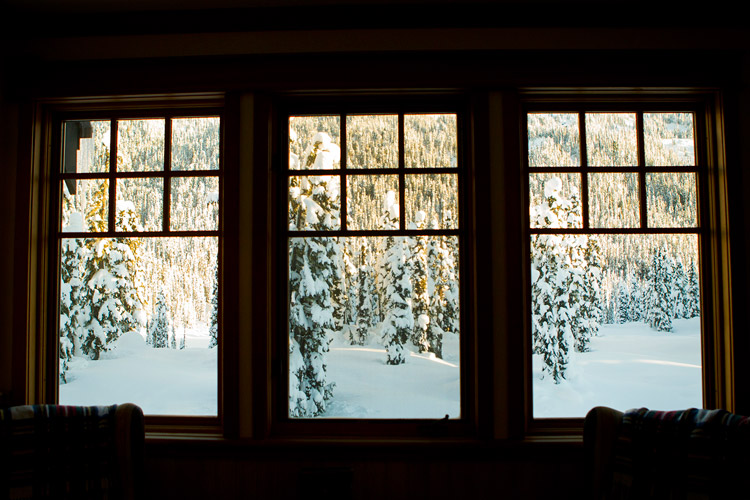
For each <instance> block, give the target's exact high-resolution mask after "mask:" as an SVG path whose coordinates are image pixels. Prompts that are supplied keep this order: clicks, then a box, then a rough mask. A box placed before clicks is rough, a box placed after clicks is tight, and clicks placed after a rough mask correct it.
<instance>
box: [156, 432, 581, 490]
mask: <svg viewBox="0 0 750 500" xmlns="http://www.w3.org/2000/svg"><path fill="white" fill-rule="evenodd" d="M149 457H150V458H149V460H148V461H147V469H148V471H149V475H150V476H151V478H152V481H151V483H150V485H149V488H148V489H149V492H150V494H151V495H152V498H155V499H156V498H181V499H186V500H188V499H196V500H197V499H203V498H212V499H229V498H264V499H271V498H273V499H312V498H325V499H326V500H344V499H357V500H360V499H361V500H370V499H372V500H379V499H383V498H392V499H397V498H408V499H449V498H462V499H463V498H465V499H485V498H486V499H490V498H493V499H497V498H507V499H524V500H526V499H537V498H538V499H542V498H547V499H548V498H555V499H560V500H564V499H581V498H586V496H585V488H584V484H585V483H584V481H583V476H584V474H585V472H584V470H583V459H582V452H581V449H580V448H570V447H567V448H563V449H561V448H560V447H559V446H558V447H554V446H553V447H550V446H549V445H539V444H537V445H536V446H531V447H528V446H527V447H522V446H504V447H503V446H500V447H494V448H493V447H484V448H481V447H480V448H471V449H467V448H465V447H461V446H458V447H451V446H446V447H440V446H427V447H416V448H406V449H405V448H404V447H392V448H391V449H390V450H387V449H385V448H378V447H374V448H371V449H368V448H358V447H356V446H340V447H338V448H333V449H332V448H330V447H319V446H291V447H290V446H286V447H284V446H273V445H271V446H255V447H254V446H252V445H250V446H247V447H244V448H242V447H234V448H223V449H213V450H212V449H206V448H205V447H203V448H200V449H199V450H198V449H195V448H193V449H190V450H187V449H180V452H179V453H175V449H174V448H173V447H171V446H169V447H161V446H159V445H153V446H151V450H150V453H149ZM154 479H156V480H154Z"/></svg>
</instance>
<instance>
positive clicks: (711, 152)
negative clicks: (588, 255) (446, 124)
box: [519, 90, 735, 436]
mask: <svg viewBox="0 0 750 500" xmlns="http://www.w3.org/2000/svg"><path fill="white" fill-rule="evenodd" d="M719 98H720V95H718V94H717V93H715V92H711V91H709V92H700V91H695V92H691V91H679V90H678V91H673V92H671V93H668V94H665V95H648V94H639V93H628V92H622V93H620V94H619V95H617V94H616V95H601V94H599V95H597V94H596V93H586V92H581V93H575V92H567V91H566V92H559V93H554V94H545V93H543V92H539V91H530V92H528V94H527V95H526V96H524V97H523V98H522V106H521V113H520V114H519V126H520V130H521V134H520V136H521V141H520V147H521V152H522V153H521V160H522V170H523V175H522V178H523V183H524V191H523V193H524V205H525V207H526V210H525V211H524V228H525V231H524V233H525V234H524V240H523V247H524V248H523V251H524V256H525V264H524V282H525V290H526V293H525V302H526V306H525V328H524V332H525V339H524V343H525V352H526V355H525V366H524V372H525V379H526V380H527V383H526V385H525V398H524V401H525V420H526V425H525V429H526V430H525V432H526V434H527V435H531V436H535V435H536V436H550V435H572V434H576V435H577V434H579V433H580V431H581V419H580V418H534V417H533V405H532V403H533V394H532V390H533V388H532V385H533V384H532V383H531V377H532V372H531V356H532V347H531V343H532V335H531V321H530V318H531V300H530V290H531V277H530V273H529V272H528V269H530V252H531V248H530V238H531V236H532V235H533V234H551V233H555V234H558V233H559V234H604V235H606V234H643V235H648V234H695V235H696V236H697V237H698V239H699V240H698V250H699V256H698V257H699V274H700V290H701V293H700V300H701V317H700V323H701V358H702V369H701V373H702V393H703V406H704V407H705V408H727V409H730V411H732V410H733V409H734V404H735V399H734V397H733V394H732V385H733V384H732V380H731V376H728V375H729V374H730V373H732V372H733V368H732V364H733V361H732V353H731V352H730V351H729V350H727V345H726V340H725V339H726V338H727V337H731V335H732V332H731V320H728V319H727V318H724V317H723V315H722V312H721V311H722V310H726V308H727V307H729V304H731V293H730V289H729V287H728V285H727V282H726V281H725V280H726V278H725V276H722V275H717V270H720V269H726V268H728V266H729V262H728V260H727V255H726V252H727V250H728V247H729V241H728V240H727V239H726V238H725V236H726V234H728V233H727V231H726V228H727V226H728V221H727V220H726V213H722V206H721V205H722V204H723V203H725V202H726V201H725V200H726V196H727V192H726V191H727V186H726V185H724V184H722V182H721V180H722V179H723V178H724V171H725V168H726V166H725V161H724V158H723V154H722V151H721V149H720V148H719V147H718V146H717V144H719V143H720V142H721V141H722V139H723V137H722V136H721V132H722V131H721V117H720V116H719V115H718V112H717V107H718V106H719V105H720V101H719ZM681 111H682V112H690V113H692V114H693V117H694V141H695V149H696V151H695V162H694V163H695V166H693V167H668V166H667V167H665V166H646V164H645V157H644V150H645V147H644V135H643V120H642V117H643V113H648V112H681ZM533 112H552V113H557V112H570V113H577V114H579V124H580V122H581V121H582V120H584V118H585V113H586V112H593V113H596V112H613V113H615V112H626V113H635V114H636V117H637V118H636V133H637V153H638V162H637V163H638V165H637V166H634V167H590V166H588V165H587V159H586V158H585V156H584V155H585V153H586V144H585V140H586V138H585V132H584V130H585V129H583V128H582V129H581V130H582V132H581V136H580V142H581V144H580V151H581V154H582V157H581V165H580V166H579V167H530V166H529V164H528V140H527V137H528V135H527V129H526V127H527V120H526V117H527V114H528V113H533ZM540 172H541V173H545V172H546V173H556V172H574V173H577V174H580V175H581V177H582V179H581V186H580V189H581V199H582V219H583V220H582V226H581V228H575V229H562V228H548V229H547V228H532V227H531V224H530V217H529V210H528V207H529V196H530V195H529V174H530V173H540ZM589 172H605V173H609V172H611V173H615V172H617V173H620V172H633V173H636V174H638V176H639V181H638V186H639V198H640V200H641V203H640V212H639V227H638V228H590V227H589V220H588V215H589V214H588V189H587V179H586V177H587V174H588V173H589ZM651 172H654V173H657V172H686V173H695V174H696V184H697V186H696V195H697V205H698V213H697V220H696V226H695V227H694V228H674V227H670V228H649V227H648V225H647V224H648V220H647V219H648V217H647V209H648V208H647V196H646V180H645V176H646V174H647V173H651Z"/></svg>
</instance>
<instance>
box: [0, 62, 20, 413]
mask: <svg viewBox="0 0 750 500" xmlns="http://www.w3.org/2000/svg"><path fill="white" fill-rule="evenodd" d="M0 62H4V60H3V58H2V57H0ZM6 77H7V75H6V74H5V73H0V175H1V176H2V177H1V178H2V181H0V182H1V185H2V186H3V187H2V195H0V234H4V235H6V236H7V235H13V234H14V232H15V211H16V206H15V203H16V199H15V193H16V165H17V161H16V158H17V149H18V128H17V126H16V125H17V123H18V107H17V106H16V104H15V103H13V102H11V101H10V99H9V97H8V95H7V88H6V84H7V78H6ZM13 259H14V239H13V237H12V236H11V237H9V238H4V242H3V244H1V245H0V332H3V333H2V334H0V393H2V394H4V395H8V394H9V392H10V390H11V367H12V365H13V363H12V362H11V361H12V356H11V353H12V336H11V335H10V332H12V331H13V315H14V311H13V301H12V300H11V298H12V297H13V279H12V276H13V269H14V267H13ZM2 400H3V398H0V402H2Z"/></svg>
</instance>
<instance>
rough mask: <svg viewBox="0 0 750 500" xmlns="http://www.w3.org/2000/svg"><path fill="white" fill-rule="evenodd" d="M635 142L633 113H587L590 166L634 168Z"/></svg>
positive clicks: (635, 161)
mask: <svg viewBox="0 0 750 500" xmlns="http://www.w3.org/2000/svg"><path fill="white" fill-rule="evenodd" d="M637 142H638V141H637V139H636V132H635V113H586V150H587V153H588V155H587V157H588V164H589V166H592V167H613V166H620V167H627V166H637V165H638V149H637Z"/></svg>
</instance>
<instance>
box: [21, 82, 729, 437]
mask: <svg viewBox="0 0 750 500" xmlns="http://www.w3.org/2000/svg"><path fill="white" fill-rule="evenodd" d="M350 95H351V93H343V94H341V93H339V94H338V95H335V96H334V97H330V96H326V95H325V93H314V94H304V95H292V96H290V95H279V94H262V93H255V94H253V93H230V94H227V95H225V94H224V93H203V94H184V95H177V96H175V95H159V96H139V97H133V98H129V97H119V98H85V99H79V98H65V99H46V100H38V101H35V102H33V103H31V104H29V105H28V106H26V107H24V108H23V110H22V114H21V117H22V123H21V131H22V141H23V143H24V144H28V145H29V146H30V147H29V148H28V151H27V152H26V153H24V154H23V155H22V156H21V158H20V162H22V163H23V164H26V165H28V168H27V169H24V170H22V171H19V177H18V184H19V193H21V195H20V196H19V201H18V203H19V205H18V206H19V207H22V209H23V210H28V212H24V213H21V215H22V220H20V224H19V225H18V226H19V227H18V229H17V232H16V238H15V245H16V248H15V255H17V256H19V257H20V258H22V259H23V260H19V264H18V266H17V270H16V274H15V278H14V279H15V281H16V282H17V283H23V284H24V285H23V286H24V287H25V288H23V290H19V293H18V294H16V296H15V297H14V309H15V310H16V311H18V314H17V315H16V316H15V319H14V326H15V328H14V330H15V332H14V334H13V339H14V342H13V358H14V360H15V361H14V364H13V368H12V370H13V377H12V379H13V388H12V390H13V392H12V398H11V399H10V401H12V402H13V403H14V404H23V403H28V404H33V403H45V402H52V401H54V397H53V394H54V392H53V390H51V389H50V387H51V386H56V384H57V380H56V376H55V375H53V374H54V373H56V368H55V367H56V364H57V350H56V345H57V336H58V335H59V333H58V331H57V329H56V325H57V323H56V321H57V319H56V316H57V310H56V307H57V306H56V303H57V290H58V287H59V280H58V279H57V273H58V271H57V270H56V269H55V268H56V266H57V254H56V252H57V250H56V249H55V244H54V243H53V242H55V241H56V239H55V238H54V230H53V228H52V226H53V225H54V224H55V223H56V221H57V220H58V218H57V217H56V215H52V214H51V213H50V207H54V206H55V205H54V204H52V202H51V198H52V196H53V191H54V190H55V189H56V184H55V182H53V180H52V176H53V172H54V169H56V168H58V166H59V163H58V164H55V161H54V158H55V155H58V156H59V152H58V153H56V152H55V148H56V147H58V146H57V145H56V144H55V142H54V139H53V137H54V136H55V132H54V127H53V124H54V123H55V120H57V121H58V123H59V122H60V121H61V119H60V117H63V116H64V117H76V116H84V115H85V116H86V117H93V116H97V113H100V115H99V116H107V117H112V116H113V113H122V115H123V116H124V115H126V114H128V112H129V111H132V112H133V113H131V115H132V114H136V115H137V114H138V113H139V112H145V114H148V115H151V116H157V115H159V114H162V113H165V114H166V113H172V112H174V111H179V112H180V113H181V114H183V115H195V114H200V113H202V111H201V110H206V109H220V110H222V112H221V113H220V116H221V117H222V138H221V139H222V163H223V168H224V170H223V176H224V182H223V183H222V187H221V190H222V192H221V203H222V205H223V206H224V207H232V208H233V209H234V208H235V207H238V210H236V211H235V210H233V209H232V210H224V212H223V218H222V220H223V222H222V223H221V226H220V231H221V232H222V233H221V234H222V236H221V238H222V241H223V250H222V255H221V257H220V262H221V265H222V266H223V268H224V269H237V272H236V273H230V274H226V273H220V274H221V279H220V285H221V292H220V293H221V294H222V296H223V299H222V301H221V303H222V307H223V311H222V315H221V319H220V329H221V330H220V337H221V341H220V346H219V347H220V366H221V369H220V373H219V377H220V378H221V382H220V385H221V387H220V392H219V397H220V398H221V401H222V403H221V407H220V409H219V417H218V418H217V419H214V420H213V421H212V422H207V421H206V420H205V419H201V418H198V419H194V418H190V417H185V418H176V419H173V418H169V417H153V418H149V419H148V426H147V430H148V433H149V434H148V435H149V436H150V438H151V439H153V438H160V437H168V438H170V439H172V438H181V439H188V440H194V439H222V438H227V439H235V438H240V437H242V438H249V437H252V438H254V439H259V440H261V441H264V440H266V441H268V440H279V439H282V440H283V439H285V438H290V439H296V438H304V439H313V440H320V439H325V438H326V437H327V436H329V437H332V438H333V439H338V438H342V437H343V438H346V439H347V440H351V438H358V439H359V441H358V442H362V443H364V442H373V443H375V442H377V443H383V442H389V439H392V440H394V442H400V443H407V442H411V440H414V439H417V440H419V439H420V436H421V438H424V439H427V440H434V439H435V438H439V439H448V440H449V441H450V440H452V439H453V438H458V439H459V440H462V441H465V440H466V439H469V440H474V439H479V440H489V441H493V440H495V441H498V440H508V439H510V440H524V441H536V440H542V441H544V442H550V441H552V442H562V443H564V442H573V443H575V442H580V436H581V419H553V420H551V421H540V420H534V419H533V418H532V413H531V406H530V405H531V397H530V394H531V392H530V391H531V387H530V385H531V381H530V374H531V369H530V359H531V354H530V338H531V335H530V325H529V319H528V314H517V313H518V311H529V310H530V305H529V304H528V297H527V296H526V294H520V293H517V291H516V288H517V286H518V284H519V283H523V284H524V285H523V287H525V288H526V289H528V286H529V285H528V283H529V276H528V265H527V264H528V258H529V257H528V255H529V252H530V250H529V241H530V238H529V235H530V233H529V230H528V214H527V212H528V179H526V180H524V175H527V174H526V171H525V170H524V160H523V151H524V149H525V147H526V146H525V144H526V140H525V136H524V135H523V130H524V127H525V124H524V123H522V122H523V120H525V110H529V109H536V110H539V111H542V110H544V111H555V110H562V109H571V106H573V105H576V106H581V107H585V108H586V109H593V108H596V107H602V108H607V107H608V108H610V109H614V108H617V109H618V110H619V109H621V108H622V107H627V106H635V107H637V106H648V107H652V105H657V104H659V103H662V104H663V103H671V104H670V106H675V107H677V108H682V109H685V108H687V107H692V108H694V109H695V110H696V115H695V116H696V117H697V118H698V119H697V120H696V122H697V123H702V124H703V125H702V130H701V131H696V137H697V144H698V148H700V149H702V150H703V152H701V153H699V156H698V157H697V162H698V161H702V160H700V159H699V158H701V157H703V158H704V159H705V165H706V168H705V170H704V172H703V173H702V182H701V192H700V194H699V199H700V203H701V215H700V217H701V225H702V227H704V228H705V230H706V231H708V236H707V237H705V238H704V239H703V240H702V241H701V259H702V264H701V271H702V272H701V287H702V293H701V298H702V300H703V301H704V305H703V312H702V316H703V318H702V320H701V321H702V332H703V333H702V338H703V344H704V360H705V361H704V366H705V367H704V373H706V375H705V376H704V395H705V396H704V397H705V399H706V405H707V406H709V407H723V408H726V409H728V410H730V411H733V410H735V408H736V406H737V405H738V404H744V399H742V398H739V397H738V395H737V394H736V391H737V382H738V381H736V380H735V377H737V376H738V373H739V372H738V369H737V367H736V366H735V363H734V358H733V356H734V329H733V320H734V316H733V313H732V289H731V286H730V278H731V275H732V268H731V259H730V241H729V234H730V233H729V227H728V220H729V211H728V205H729V201H728V191H729V187H728V186H727V161H726V150H725V145H724V140H725V130H724V128H725V125H724V119H725V117H724V111H723V108H724V103H723V101H722V93H721V92H720V91H716V90H706V91H704V90H700V89H697V90H696V89H655V90H650V91H649V90H642V91H628V90H622V89H616V90H608V89H605V90H602V89H586V88H581V89H574V90H571V89H548V88H519V89H515V88H514V89H508V90H502V91H486V92H468V91H467V92H454V91H451V92H442V93H439V92H422V93H418V92H407V91H398V92H392V93H388V92H379V93H377V94H374V95H371V94H367V93H365V94H362V95H359V96H356V97H354V98H352V97H350ZM662 104H659V105H660V106H662V107H663V105H662ZM161 110H165V111H161ZM183 110H184V113H182V111H183ZM331 110H335V111H336V112H343V113H346V112H363V113H379V112H380V113H385V112H394V111H395V112H410V111H414V112H420V111H421V112H426V111H431V110H434V111H437V110H441V111H445V112H452V111H457V112H458V113H459V114H462V115H463V119H462V120H461V123H462V124H463V125H461V124H460V127H462V131H460V132H459V133H460V134H461V136H460V137H459V147H462V146H461V144H464V145H465V146H466V147H465V149H464V150H463V151H462V152H460V154H461V157H462V160H463V165H464V167H463V168H464V169H465V173H464V177H463V179H464V182H463V186H462V188H461V189H462V190H464V191H463V193H462V198H463V200H464V202H463V205H462V206H460V207H459V210H460V212H461V213H463V220H462V223H461V227H462V230H463V231H464V232H465V234H466V236H465V238H464V241H463V242H462V247H461V248H462V250H461V252H462V259H461V294H462V295H461V299H460V300H461V308H462V309H461V311H462V315H461V316H462V318H461V332H462V336H465V337H467V339H466V340H465V341H466V344H463V345H462V353H461V356H462V384H464V385H466V386H468V390H464V391H462V401H461V404H462V410H463V409H464V408H466V411H465V415H462V419H461V421H460V422H447V424H448V425H444V423H443V422H442V421H437V422H431V421H401V420H399V421H357V422H341V421H339V420H336V421H334V422H331V421H317V422H316V421H308V420H306V421H304V422H292V421H289V420H288V419H286V418H285V417H286V415H285V414H284V411H280V410H279V408H280V406H281V407H283V408H284V410H285V408H286V406H285V404H286V388H285V387H284V385H283V383H280V382H279V380H280V377H283V376H284V371H283V368H282V364H281V358H280V357H279V351H278V345H277V344H278V341H279V339H281V338H284V337H285V335H288V334H287V329H286V328H282V329H281V331H282V333H279V330H278V328H277V326H278V324H279V322H281V324H282V325H284V320H285V318H284V319H281V320H280V319H279V310H280V307H279V300H280V299H279V290H278V289H277V287H276V285H275V281H276V278H277V276H279V274H278V273H279V272H283V274H281V275H282V276H284V277H285V276H286V272H287V270H286V268H285V267H284V266H282V265H280V263H279V262H278V260H279V259H278V258H277V256H276V254H277V252H276V249H277V248H278V245H279V244H285V242H282V243H279V240H280V239H283V238H280V232H279V231H278V230H277V229H276V228H278V227H279V226H278V218H279V217H282V219H281V220H286V214H285V213H284V214H281V213H279V212H280V203H279V202H278V200H277V198H278V196H279V193H280V192H283V189H282V188H281V187H280V186H279V184H280V181H279V179H283V176H280V175H279V173H280V172H279V166H280V165H284V161H285V159H286V157H287V156H288V149H287V147H288V146H287V143H285V142H284V140H283V137H281V136H285V133H281V132H280V130H283V129H284V128H285V122H284V120H283V119H281V118H280V117H283V116H289V115H290V114H315V113H321V114H325V113H326V112H330V111H331ZM214 115H215V114H214ZM280 119H281V121H282V122H283V123H282V124H281V125H279V123H278V122H279V120H280ZM58 134H59V131H58ZM281 184H282V185H283V182H281ZM280 190H281V191H280ZM493 193H501V194H502V195H503V199H502V200H500V201H499V202H498V206H499V209H498V210H499V212H498V213H495V214H492V215H491V216H490V215H487V214H485V213H484V212H485V211H486V210H488V209H490V208H491V207H490V204H489V203H488V201H487V200H488V199H489V197H490V196H492V195H493ZM283 196H284V199H285V197H286V193H285V192H283ZM733 203H735V205H736V202H734V201H733ZM523 214H527V215H523ZM27 217H28V218H27ZM480 228H488V229H482V230H481V231H480V230H479V229H480ZM117 235H118V236H122V235H123V234H122V233H117ZM519 240H520V241H521V243H518V241H519ZM241 255H242V256H243V257H242V258H240V256H241ZM249 260H252V261H253V264H252V265H251V264H250V263H249V262H248V261H249ZM285 262H286V260H285V259H284V263H285ZM490 262H492V266H491V272H489V273H487V272H484V270H480V269H479V268H480V267H481V266H482V265H485V264H488V263H490ZM706 270H708V272H706ZM284 282H285V280H284ZM248 300H249V301H250V303H247V301H248ZM243 301H244V302H243ZM281 304H282V305H283V304H285V301H284V300H283V299H281ZM706 304H710V306H707V305H706ZM709 315H710V318H709ZM479 332H481V334H480V333H479ZM738 343H739V342H738ZM51 345H54V349H51V348H50V346H51ZM467 346H468V347H467ZM514 353H523V355H522V356H517V355H516V354H514ZM707 363H711V364H712V366H713V367H712V368H711V370H710V371H709V370H708V368H706V367H707V366H708V364H707ZM467 365H470V366H467ZM50 379H51V380H50ZM739 382H742V381H739ZM248 389H249V390H248ZM280 391H281V393H282V396H281V397H280V396H279V394H280ZM280 398H281V400H282V401H281V402H280V401H279V399H280ZM342 424H346V425H342ZM453 424H456V425H453Z"/></svg>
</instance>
